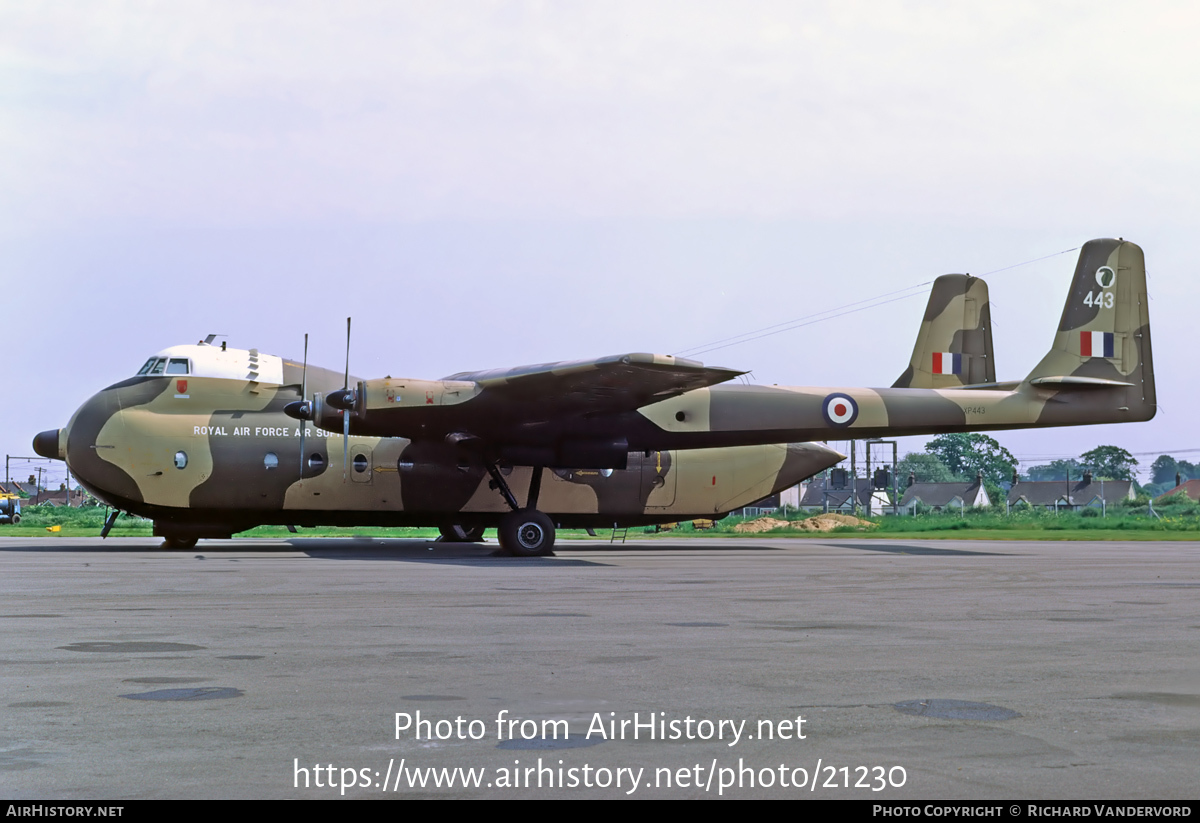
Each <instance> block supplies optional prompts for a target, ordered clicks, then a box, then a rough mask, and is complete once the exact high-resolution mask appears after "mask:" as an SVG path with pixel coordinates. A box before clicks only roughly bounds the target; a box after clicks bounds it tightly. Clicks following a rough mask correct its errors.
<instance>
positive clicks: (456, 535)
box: [438, 526, 484, 543]
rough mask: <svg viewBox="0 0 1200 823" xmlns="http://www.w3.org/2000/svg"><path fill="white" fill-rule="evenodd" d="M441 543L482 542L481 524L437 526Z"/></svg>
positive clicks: (482, 530)
mask: <svg viewBox="0 0 1200 823" xmlns="http://www.w3.org/2000/svg"><path fill="white" fill-rule="evenodd" d="M438 531H439V532H441V535H442V538H441V542H442V543H482V542H483V532H484V527H483V526H438Z"/></svg>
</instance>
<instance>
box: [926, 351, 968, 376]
mask: <svg viewBox="0 0 1200 823" xmlns="http://www.w3.org/2000/svg"><path fill="white" fill-rule="evenodd" d="M933 373H934V374H962V355H961V354H951V353H950V352H941V351H939V352H934V353H933Z"/></svg>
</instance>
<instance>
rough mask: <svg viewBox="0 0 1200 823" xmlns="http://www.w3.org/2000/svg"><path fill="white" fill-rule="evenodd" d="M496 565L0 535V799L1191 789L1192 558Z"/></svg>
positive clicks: (1154, 548)
mask: <svg viewBox="0 0 1200 823" xmlns="http://www.w3.org/2000/svg"><path fill="white" fill-rule="evenodd" d="M494 551H495V546H494V543H488V544H484V545H469V546H448V545H441V544H433V543H425V542H423V541H404V540H367V539H364V540H337V539H328V540H318V539H293V540H289V541H266V540H237V541H212V542H202V543H201V544H200V545H199V546H198V547H197V548H195V549H193V550H189V551H175V552H171V551H162V550H160V549H158V548H157V541H155V540H151V539H121V540H107V541H104V542H101V541H100V540H99V539H92V538H58V539H52V538H47V539H38V540H25V539H14V538H3V539H0V663H2V665H0V684H2V689H0V706H3V707H4V708H3V711H2V712H0V794H2V795H3V796H4V797H5V798H8V799H28V798H62V799H66V798H75V799H101V798H184V797H200V798H225V797H233V798H255V797H272V798H303V797H333V796H340V795H341V794H342V793H343V789H342V788H340V787H341V786H342V785H343V784H350V786H349V787H348V788H345V789H344V794H345V796H346V797H397V798H403V797H414V796H432V797H457V796H495V797H528V796H532V797H579V798H582V797H587V796H605V797H619V796H624V795H626V794H628V793H630V791H631V789H632V795H631V796H633V797H657V798H668V797H671V798H673V797H698V796H717V795H718V793H719V792H720V793H721V794H722V795H723V796H726V797H755V796H778V797H792V796H796V797H827V798H857V799H871V798H887V799H893V800H894V799H905V798H930V799H934V798H937V799H942V798H944V799H1011V798H1083V799H1106V798H1107V799H1140V798H1145V799H1150V798H1195V797H1196V795H1197V790H1196V785H1197V777H1198V776H1200V770H1198V767H1197V764H1198V763H1200V606H1198V601H1197V595H1198V594H1200V544H1198V543H1178V542H1175V543H1146V542H1137V543H1108V542H1106V543H1067V542H1064V543H1056V542H1036V543H1033V542H1030V543H1014V542H999V541H997V542H981V541H972V542H967V541H961V542H956V541H906V540H900V539H897V540H895V541H891V542H888V541H884V540H870V541H868V540H857V541H856V540H853V539H816V540H811V539H810V540H786V539H761V540H757V539H755V540H747V539H738V540H721V539H687V540H677V541H670V540H661V539H657V540H640V541H631V542H629V543H628V544H626V545H624V546H616V547H610V546H609V545H608V544H606V543H597V542H578V543H562V544H560V545H559V547H558V555H557V556H556V557H553V558H543V559H536V560H514V559H508V558H500V557H493V556H492V553H493V552H494ZM417 712H420V718H421V720H423V721H432V722H430V723H428V725H421V726H420V727H417V725H416V723H415V720H416V718H417ZM397 713H400V714H401V715H402V718H401V725H402V726H406V728H404V729H402V730H401V731H400V733H399V739H397V732H396V725H397V723H396V715H397ZM635 714H636V717H635ZM404 716H407V717H408V718H411V720H412V721H413V722H412V723H411V725H408V723H409V721H406V720H405V719H404ZM460 718H461V720H459V719H460ZM798 718H802V719H803V722H802V723H798V722H797V721H798ZM498 719H500V720H501V722H500V723H499V724H498V723H497V720H498ZM651 719H653V721H654V734H655V739H648V737H649V732H648V727H647V725H646V724H647V722H648V721H649V720H651ZM556 720H562V721H566V722H565V723H563V724H559V725H557V726H556V725H555V724H553V723H552V722H546V723H543V721H556ZM635 720H636V721H638V722H640V723H641V724H643V725H642V727H641V728H640V730H638V738H639V739H636V740H635V739H633V736H634V732H635V727H634V725H633V724H634V721H635ZM437 721H446V722H442V723H438V722H437ZM472 721H477V722H475V723H472ZM508 721H516V722H514V723H512V724H509V723H508ZM530 721H531V722H530ZM610 721H612V722H613V723H614V724H615V725H610ZM622 721H626V722H625V724H624V726H625V727H624V739H621V732H622V728H621V723H622ZM722 721H725V722H722ZM760 721H766V722H760ZM600 725H602V726H603V729H604V731H605V732H606V733H608V732H610V731H611V732H615V735H610V736H609V738H608V739H605V738H603V737H601V735H600V734H599V733H598V732H597V729H598V727H599V726H600ZM589 727H590V728H591V730H592V734H591V735H590V737H585V735H586V734H587V732H588V731H589ZM556 729H557V730H558V731H559V733H560V736H559V738H558V739H554V737H553V735H552V734H551V733H552V732H553V731H555V730H556ZM563 729H567V730H568V733H569V736H568V737H567V738H566V739H565V740H564V739H563V738H562V736H561V734H562V730H563ZM522 731H524V734H525V736H528V737H531V738H535V739H529V740H527V739H524V737H523V736H522ZM771 731H773V732H774V738H775V739H763V738H766V737H767V736H768V732H771ZM661 732H665V733H666V736H667V737H668V738H671V737H674V738H675V739H666V740H664V739H662V737H661ZM543 733H544V735H545V736H544V737H543ZM735 734H738V735H740V736H739V737H737V738H736V739H735V738H734V737H733V735H735ZM800 734H803V735H804V737H803V739H799V735H800ZM439 735H440V736H441V737H443V738H445V739H438V737H439ZM472 735H474V736H476V737H479V738H480V739H471V737H472ZM706 736H708V737H712V739H708V740H705V739H701V738H703V737H706ZM513 738H515V739H513ZM613 738H616V739H613ZM781 738H783V739H781ZM539 762H540V770H539ZM402 763H403V766H401V764H402ZM442 768H446V769H449V771H448V772H445V773H443V772H441V771H440V770H441V769H442ZM458 768H461V769H463V770H464V771H463V772H455V771H454V770H455V769H458ZM430 769H433V771H430ZM469 769H476V770H482V771H477V772H468V771H466V770H469ZM527 770H528V771H527ZM639 770H640V771H639ZM464 775H466V776H467V779H476V778H477V779H478V780H479V788H463V787H462V785H461V781H462V780H463V778H464ZM422 777H423V778H424V779H425V780H426V786H425V787H424V788H420V786H419V784H420V781H421V779H422ZM539 777H540V779H541V781H542V787H541V788H538V785H537V784H538V780H539ZM438 779H441V780H443V781H446V780H449V779H453V780H454V785H453V786H446V785H443V786H441V787H435V786H434V781H435V780H438ZM634 780H636V788H634V785H633V782H632V781H634ZM814 780H815V782H816V788H815V790H814V789H813V783H814ZM306 781H307V784H308V788H304V786H305V783H306ZM618 781H619V783H620V785H619V787H618V785H617V783H618ZM751 782H752V783H753V787H751ZM764 782H769V783H770V784H771V785H770V786H769V787H766V788H764V787H763V783H764ZM318 783H319V784H320V787H318V785H317V784H318ZM330 783H332V784H333V786H334V788H329V787H328V786H329V784H330ZM385 783H386V785H385ZM781 783H787V785H786V786H781V785H780V784H781ZM796 783H800V784H801V785H800V786H796V785H792V784H796ZM410 784H415V785H416V787H415V788H412V787H410ZM488 784H491V788H488ZM514 784H515V785H514ZM551 784H552V785H553V786H554V788H551ZM561 784H566V787H565V788H559V787H558V786H560V785H561ZM697 784H698V785H697ZM847 784H848V785H847ZM897 784H900V785H897ZM297 785H298V786H299V787H298V788H297ZM605 785H607V788H604V786H605ZM589 787H590V788H589Z"/></svg>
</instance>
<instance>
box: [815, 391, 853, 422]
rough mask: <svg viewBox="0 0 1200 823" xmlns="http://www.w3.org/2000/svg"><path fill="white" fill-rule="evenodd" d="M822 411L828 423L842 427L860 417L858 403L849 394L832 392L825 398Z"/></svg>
mask: <svg viewBox="0 0 1200 823" xmlns="http://www.w3.org/2000/svg"><path fill="white" fill-rule="evenodd" d="M821 413H822V414H823V415H824V416H825V422H826V423H828V424H829V425H831V426H834V427H836V428H839V429H840V428H844V427H846V426H849V425H850V424H851V423H853V422H854V421H855V420H857V419H858V404H857V403H855V402H854V398H853V397H851V396H850V395H848V394H840V393H838V394H831V395H829V396H828V397H826V398H825V404H824V406H822V408H821Z"/></svg>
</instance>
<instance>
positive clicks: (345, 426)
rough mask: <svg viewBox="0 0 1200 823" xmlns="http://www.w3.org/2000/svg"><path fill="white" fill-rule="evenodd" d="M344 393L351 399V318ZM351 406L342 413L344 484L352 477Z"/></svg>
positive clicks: (348, 322) (347, 330)
mask: <svg viewBox="0 0 1200 823" xmlns="http://www.w3.org/2000/svg"><path fill="white" fill-rule="evenodd" d="M342 391H344V392H346V395H345V399H346V400H347V401H350V400H351V397H350V394H349V392H350V318H349V317H347V318H346V377H345V379H343V380H342ZM350 408H351V406H350V404H349V403H348V404H347V406H346V407H345V408H344V410H343V411H342V482H343V483H345V482H346V480H347V479H348V478H349V476H350Z"/></svg>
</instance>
